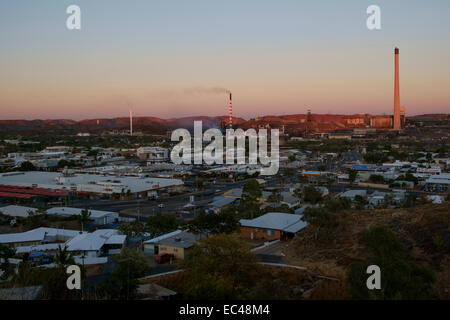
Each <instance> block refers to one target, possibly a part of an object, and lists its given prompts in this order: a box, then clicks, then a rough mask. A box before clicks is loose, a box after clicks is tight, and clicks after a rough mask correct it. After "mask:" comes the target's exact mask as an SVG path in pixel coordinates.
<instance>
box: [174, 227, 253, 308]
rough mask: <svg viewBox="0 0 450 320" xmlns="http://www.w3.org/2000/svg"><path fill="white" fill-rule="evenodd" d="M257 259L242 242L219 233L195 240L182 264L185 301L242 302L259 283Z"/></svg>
mask: <svg viewBox="0 0 450 320" xmlns="http://www.w3.org/2000/svg"><path fill="white" fill-rule="evenodd" d="M257 261H258V260H257V257H256V255H255V254H254V253H252V252H251V251H250V248H249V247H248V246H247V245H246V244H245V243H244V242H242V241H241V240H239V239H237V238H235V237H232V236H229V235H225V234H218V235H215V236H212V237H209V238H204V239H202V240H200V241H198V242H197V243H196V244H195V245H194V247H193V248H192V250H191V251H190V252H189V256H188V258H187V259H186V260H184V261H183V263H182V267H183V269H184V270H185V272H186V281H185V284H184V286H183V294H184V298H186V299H208V300H210V299H211V300H222V299H245V298H246V297H247V296H248V294H249V292H250V290H249V288H251V287H253V286H254V285H255V283H256V282H257V281H258V274H259V268H260V267H259V265H258V264H257Z"/></svg>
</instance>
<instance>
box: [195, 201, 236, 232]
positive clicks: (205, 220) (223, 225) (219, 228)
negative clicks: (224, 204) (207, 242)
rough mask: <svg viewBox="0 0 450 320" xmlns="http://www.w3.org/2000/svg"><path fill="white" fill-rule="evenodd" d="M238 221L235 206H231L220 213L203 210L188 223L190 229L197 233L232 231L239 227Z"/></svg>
mask: <svg viewBox="0 0 450 320" xmlns="http://www.w3.org/2000/svg"><path fill="white" fill-rule="evenodd" d="M238 222H239V220H238V217H237V215H236V213H235V212H234V208H233V207H230V208H224V209H222V210H220V211H219V212H218V213H215V212H211V213H209V214H206V213H205V212H201V213H200V215H199V216H198V217H197V218H195V219H194V220H193V221H191V222H190V223H189V224H188V229H189V231H190V232H193V233H196V234H201V233H204V234H208V235H209V234H218V233H232V232H234V231H236V229H237V228H238Z"/></svg>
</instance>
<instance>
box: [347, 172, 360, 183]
mask: <svg viewBox="0 0 450 320" xmlns="http://www.w3.org/2000/svg"><path fill="white" fill-rule="evenodd" d="M357 176H358V170H353V169H348V180H350V183H353V182H355V180H356V177H357Z"/></svg>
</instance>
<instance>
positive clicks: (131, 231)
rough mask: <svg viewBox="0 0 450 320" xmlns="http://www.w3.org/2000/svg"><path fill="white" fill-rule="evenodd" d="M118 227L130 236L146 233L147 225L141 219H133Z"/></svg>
mask: <svg viewBox="0 0 450 320" xmlns="http://www.w3.org/2000/svg"><path fill="white" fill-rule="evenodd" d="M118 229H119V231H120V232H122V233H123V234H125V235H127V236H128V237H139V236H141V235H142V234H143V233H144V231H145V226H144V224H143V223H142V222H140V221H132V222H125V223H122V224H121V225H120V226H119V228H118Z"/></svg>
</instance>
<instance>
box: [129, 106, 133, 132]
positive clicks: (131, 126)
mask: <svg viewBox="0 0 450 320" xmlns="http://www.w3.org/2000/svg"><path fill="white" fill-rule="evenodd" d="M132 135H133V113H132V111H131V109H130V136H132Z"/></svg>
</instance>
